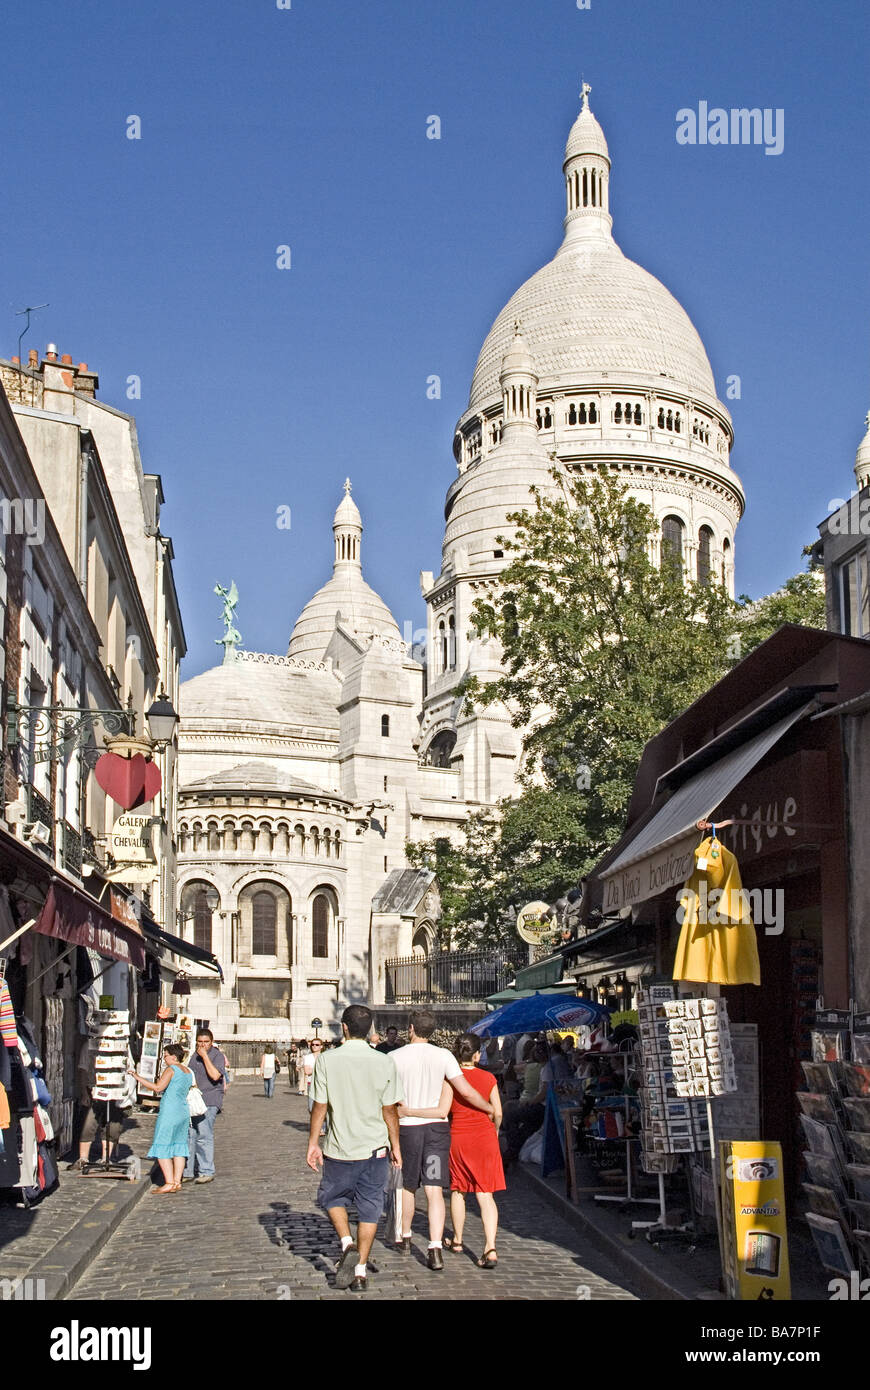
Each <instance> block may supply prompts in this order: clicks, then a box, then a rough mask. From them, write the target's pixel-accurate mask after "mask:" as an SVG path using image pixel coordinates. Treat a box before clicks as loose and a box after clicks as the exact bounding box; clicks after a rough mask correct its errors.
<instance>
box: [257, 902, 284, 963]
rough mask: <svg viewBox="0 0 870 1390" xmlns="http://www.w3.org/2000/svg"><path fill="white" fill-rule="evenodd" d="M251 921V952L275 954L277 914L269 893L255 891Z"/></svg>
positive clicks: (262, 954) (259, 954)
mask: <svg viewBox="0 0 870 1390" xmlns="http://www.w3.org/2000/svg"><path fill="white" fill-rule="evenodd" d="M251 908H252V913H253V923H252V928H251V954H252V955H254V956H274V955H276V954H277V942H278V916H277V913H276V911H275V899H274V898H273V897H272V894H271V893H266V892H260V893H255V894H254V896H253V899H252V901H251Z"/></svg>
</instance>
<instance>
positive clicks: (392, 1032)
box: [377, 1023, 403, 1053]
mask: <svg viewBox="0 0 870 1390" xmlns="http://www.w3.org/2000/svg"><path fill="white" fill-rule="evenodd" d="M402 1045H403V1044H402V1043H401V1042H400V1041H399V1030H398V1028H396V1027H394V1025H393V1024H392V1023H391V1024H390V1026H389V1028H388V1029H387V1035H386V1037H385V1038H384V1041H383V1042H379V1043H378V1044H377V1049H378V1052H385V1053H390V1052H396V1051H397V1050H398V1049H399V1048H400V1047H402Z"/></svg>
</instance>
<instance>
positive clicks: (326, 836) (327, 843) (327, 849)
mask: <svg viewBox="0 0 870 1390" xmlns="http://www.w3.org/2000/svg"><path fill="white" fill-rule="evenodd" d="M323 853H324V854H325V855H326V857H327V859H329V858H330V857H331V855H332V831H331V830H330V829H329V828H328V827H327V829H326V830H324V832H323Z"/></svg>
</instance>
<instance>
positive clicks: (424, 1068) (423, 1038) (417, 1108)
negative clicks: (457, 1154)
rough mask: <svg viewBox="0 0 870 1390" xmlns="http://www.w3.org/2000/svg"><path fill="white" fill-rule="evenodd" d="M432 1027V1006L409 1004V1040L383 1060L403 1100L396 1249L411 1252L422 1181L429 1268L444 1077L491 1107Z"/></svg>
mask: <svg viewBox="0 0 870 1390" xmlns="http://www.w3.org/2000/svg"><path fill="white" fill-rule="evenodd" d="M434 1032H435V1015H434V1014H433V1013H432V1011H431V1010H430V1009H415V1010H414V1011H413V1013H411V1015H410V1017H409V1020H408V1033H409V1037H410V1042H409V1043H408V1045H407V1046H406V1047H402V1048H399V1049H398V1050H397V1051H396V1052H393V1053H391V1054H390V1057H389V1058H388V1060H389V1061H391V1062H392V1063H393V1065H394V1066H395V1068H396V1071H397V1072H398V1075H399V1081H400V1083H401V1086H402V1090H403V1091H404V1093H405V1101H404V1105H402V1106H401V1107H400V1109H399V1134H400V1139H401V1149H402V1188H403V1191H402V1227H403V1229H402V1242H401V1250H402V1254H403V1255H410V1253H411V1234H412V1232H411V1224H412V1222H413V1219H414V1211H415V1208H416V1194H417V1188H418V1187H420V1186H421V1185H422V1187H423V1191H424V1193H425V1195H426V1205H427V1209H428V1217H429V1251H428V1254H427V1257H426V1263H427V1264H428V1266H429V1268H430V1269H432V1270H442V1269H443V1268H444V1257H443V1255H442V1253H441V1251H442V1242H443V1236H444V1219H445V1216H446V1211H445V1207H444V1191H443V1189H444V1188H445V1187H446V1186H447V1183H448V1181H449V1171H450V1127H449V1125H448V1123H447V1118H446V1115H441V1114H440V1113H438V1107H439V1105H440V1103H441V1095H442V1087H443V1084H444V1082H445V1081H449V1083H450V1085H451V1086H452V1087H453V1089H454V1090H455V1091H456V1092H457V1093H458V1094H459V1095H461V1096H462V1097H463V1099H464V1100H466V1101H467V1102H468V1104H469V1105H471V1106H473V1107H474V1108H475V1109H477V1110H481V1111H483V1113H484V1114H485V1115H492V1113H493V1108H492V1105H491V1104H490V1103H489V1101H488V1100H485V1099H484V1098H483V1096H482V1095H481V1094H480V1092H479V1091H477V1090H475V1088H474V1087H473V1086H471V1085H470V1083H469V1082H468V1081H467V1080H466V1079H465V1077H464V1076H463V1074H462V1068H461V1067H460V1065H459V1063H458V1062H457V1060H456V1058H455V1057H454V1056H453V1053H452V1052H448V1051H447V1049H446V1048H444V1047H435V1046H434V1045H433V1044H432V1043H431V1042H430V1041H429V1039H430V1038H431V1036H432V1034H433V1033H434ZM420 1112H423V1113H420ZM433 1112H434V1113H433Z"/></svg>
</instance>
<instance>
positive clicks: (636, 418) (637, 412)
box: [634, 405, 643, 425]
mask: <svg viewBox="0 0 870 1390" xmlns="http://www.w3.org/2000/svg"><path fill="white" fill-rule="evenodd" d="M634 423H635V424H636V425H642V424H643V415H642V414H641V409H640V406H639V405H636V406H635V407H634Z"/></svg>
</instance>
